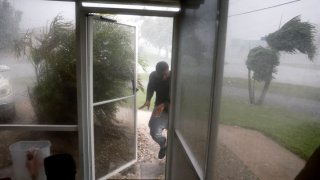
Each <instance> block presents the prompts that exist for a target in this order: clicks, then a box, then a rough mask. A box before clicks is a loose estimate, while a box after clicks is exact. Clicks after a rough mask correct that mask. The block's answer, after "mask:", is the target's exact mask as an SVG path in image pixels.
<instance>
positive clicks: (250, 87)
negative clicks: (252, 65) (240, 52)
mask: <svg viewBox="0 0 320 180" xmlns="http://www.w3.org/2000/svg"><path fill="white" fill-rule="evenodd" d="M248 92H249V102H250V104H254V97H253V92H252V85H251V70H249V69H248Z"/></svg>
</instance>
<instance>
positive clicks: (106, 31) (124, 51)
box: [93, 21, 135, 102]
mask: <svg viewBox="0 0 320 180" xmlns="http://www.w3.org/2000/svg"><path fill="white" fill-rule="evenodd" d="M93 27H94V30H93V32H94V34H93V42H94V43H93V60H94V62H93V69H94V71H93V79H94V80H93V89H94V94H93V100H94V102H97V101H101V100H107V99H113V98H118V97H122V96H124V95H125V94H127V93H128V88H127V87H128V84H130V83H131V81H132V80H133V79H134V68H133V67H134V61H133V58H134V57H135V51H134V49H133V47H132V43H133V42H132V39H131V37H132V33H133V32H132V31H130V29H128V28H123V27H122V26H119V25H117V24H111V23H106V22H101V21H94V25H93ZM130 85H131V84H130ZM130 90H131V91H132V87H131V89H130Z"/></svg>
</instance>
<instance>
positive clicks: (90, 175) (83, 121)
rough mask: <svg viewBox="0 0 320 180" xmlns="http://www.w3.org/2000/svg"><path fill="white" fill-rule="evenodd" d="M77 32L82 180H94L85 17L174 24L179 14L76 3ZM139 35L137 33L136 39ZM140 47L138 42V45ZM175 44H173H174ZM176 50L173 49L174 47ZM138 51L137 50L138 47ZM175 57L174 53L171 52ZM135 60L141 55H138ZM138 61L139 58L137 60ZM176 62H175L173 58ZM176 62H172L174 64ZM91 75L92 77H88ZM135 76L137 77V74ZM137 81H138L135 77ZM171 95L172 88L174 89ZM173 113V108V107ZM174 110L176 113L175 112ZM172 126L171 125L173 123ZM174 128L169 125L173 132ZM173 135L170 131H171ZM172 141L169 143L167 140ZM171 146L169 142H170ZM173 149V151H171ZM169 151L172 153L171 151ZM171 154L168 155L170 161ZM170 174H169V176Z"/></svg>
mask: <svg viewBox="0 0 320 180" xmlns="http://www.w3.org/2000/svg"><path fill="white" fill-rule="evenodd" d="M76 3H77V4H76V29H77V42H78V48H77V49H78V51H79V52H78V53H77V54H78V61H77V62H78V64H77V73H78V76H77V77H81V78H78V81H77V83H78V109H80V110H81V111H79V112H78V114H79V118H78V119H79V153H80V157H79V158H80V163H79V164H80V166H81V167H80V170H81V171H80V177H81V178H82V179H86V180H91V179H95V176H94V172H95V169H94V165H93V163H92V162H93V160H94V156H93V155H92V154H93V152H94V151H93V149H92V148H91V147H93V145H92V142H93V141H92V138H93V131H92V129H88V126H91V127H92V124H90V123H89V122H88V121H87V119H90V118H91V116H92V111H91V109H90V107H89V102H91V101H92V94H91V93H90V88H92V87H90V86H89V79H90V77H92V74H91V73H92V72H90V71H89V68H88V67H89V66H92V65H90V63H89V62H87V59H89V57H88V53H87V50H88V49H89V47H88V43H89V40H88V37H87V34H88V31H89V30H88V29H87V27H88V19H87V17H86V15H87V14H88V13H92V12H95V13H106V12H107V13H109V14H123V15H140V16H158V17H171V18H173V19H174V21H175V16H176V15H177V14H178V13H179V12H162V11H161V12H159V11H157V12H153V11H143V10H125V9H111V8H91V7H82V5H81V3H82V1H77V2H76ZM137 34H138V33H136V35H137ZM136 43H137V41H136ZM173 43H174V41H173ZM173 47H174V46H173ZM136 48H137V46H136ZM172 52H173V53H174V50H172ZM136 56H138V54H137V53H136ZM137 59H138V58H137V57H136V60H137ZM172 59H173V58H172ZM173 62H174V61H172V63H173ZM172 67H173V66H172ZM89 74H90V75H89ZM135 74H136V73H135ZM136 79H137V77H136ZM171 91H172V88H171ZM135 104H136V98H135ZM171 109H172V107H171ZM172 110H173V109H172ZM135 117H137V112H136V111H135ZM171 124H172V123H171ZM136 127H137V122H136V123H135V129H136ZM170 127H171V125H169V129H170ZM168 132H170V131H168ZM169 134H170V133H168V137H169V138H168V139H170V135H169ZM137 138H138V137H137V136H136V142H137ZM168 141H170V140H168ZM168 143H169V142H168ZM168 148H170V147H168ZM168 151H169V149H168ZM169 156H170V154H168V157H169ZM136 157H137V150H136ZM132 164H134V162H129V163H127V164H126V165H124V166H122V167H120V169H118V171H117V172H116V171H113V172H111V173H109V174H110V175H114V174H113V173H118V172H120V171H121V170H123V169H125V168H127V167H129V166H131V165H132ZM166 164H167V165H166V171H167V172H168V169H170V164H169V163H166ZM167 174H168V173H166V175H167ZM103 178H109V175H106V176H105V177H103Z"/></svg>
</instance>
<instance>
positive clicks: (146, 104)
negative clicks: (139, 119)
mask: <svg viewBox="0 0 320 180" xmlns="http://www.w3.org/2000/svg"><path fill="white" fill-rule="evenodd" d="M144 107H147V108H148V110H149V108H150V101H146V102H145V103H144V104H143V105H142V106H141V107H139V109H143V108H144Z"/></svg>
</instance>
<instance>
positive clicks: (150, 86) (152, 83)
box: [139, 72, 156, 109]
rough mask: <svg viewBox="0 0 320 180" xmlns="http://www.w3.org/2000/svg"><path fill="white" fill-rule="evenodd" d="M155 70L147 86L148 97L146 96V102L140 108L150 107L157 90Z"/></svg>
mask: <svg viewBox="0 0 320 180" xmlns="http://www.w3.org/2000/svg"><path fill="white" fill-rule="evenodd" d="M155 75H156V74H155V72H152V73H151V74H150V76H149V82H148V86H147V97H146V102H145V103H144V104H143V105H142V106H141V107H140V108H139V109H142V108H144V107H148V109H149V108H150V101H151V99H152V96H153V94H154V91H155V80H156V79H155V78H156V77H155Z"/></svg>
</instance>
